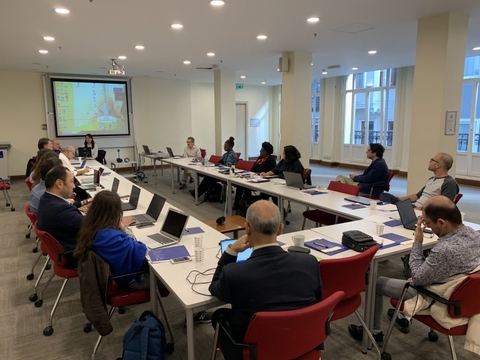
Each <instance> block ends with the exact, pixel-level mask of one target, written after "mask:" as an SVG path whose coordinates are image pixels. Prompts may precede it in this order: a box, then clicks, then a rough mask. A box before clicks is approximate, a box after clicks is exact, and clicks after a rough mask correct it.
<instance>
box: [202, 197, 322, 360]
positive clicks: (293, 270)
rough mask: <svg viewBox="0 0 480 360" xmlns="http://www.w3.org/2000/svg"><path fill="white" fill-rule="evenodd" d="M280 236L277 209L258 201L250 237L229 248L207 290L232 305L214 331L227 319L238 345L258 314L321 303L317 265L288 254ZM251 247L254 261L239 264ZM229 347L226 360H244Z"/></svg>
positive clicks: (251, 215) (253, 209)
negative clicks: (241, 254)
mask: <svg viewBox="0 0 480 360" xmlns="http://www.w3.org/2000/svg"><path fill="white" fill-rule="evenodd" d="M282 230H283V224H282V223H281V221H280V212H279V210H278V207H277V206H275V205H274V204H273V203H271V202H269V201H265V200H261V201H257V202H256V203H254V204H252V205H251V206H250V207H249V208H248V211H247V222H246V226H245V231H246V235H244V236H242V237H241V238H240V239H238V240H237V241H236V242H235V243H234V244H232V245H230V246H229V248H228V249H227V250H226V251H225V252H224V253H223V254H222V257H221V258H220V260H219V262H218V266H217V269H216V271H215V274H214V276H213V280H212V283H211V284H210V287H209V290H210V293H211V294H212V295H214V296H216V297H217V298H218V299H220V300H222V301H225V302H227V303H230V304H232V309H231V310H230V309H220V310H217V312H215V314H214V317H213V320H212V324H213V325H214V326H215V322H216V321H215V319H216V318H217V316H218V315H219V314H220V313H223V314H224V315H225V316H226V317H227V319H228V322H229V323H230V326H231V335H232V337H233V339H234V340H236V341H243V338H244V335H245V332H246V330H247V327H248V324H249V322H250V319H251V318H252V316H253V314H254V313H256V312H259V311H282V310H293V309H299V308H303V307H307V306H310V305H313V304H315V303H317V302H319V301H321V300H322V284H321V281H320V269H319V266H318V261H317V259H316V258H315V257H313V256H311V255H306V254H291V253H287V252H285V251H284V250H283V249H282V248H281V247H280V246H278V243H277V241H276V238H277V235H279V234H281V232H282ZM250 247H251V248H253V252H252V255H251V256H250V258H249V259H248V260H247V261H245V262H240V263H237V262H236V260H237V254H238V253H239V252H242V251H245V250H246V249H247V248H250ZM228 345H229V344H228V343H227V342H223V341H222V352H223V355H224V357H225V359H241V358H242V356H241V354H242V352H241V350H240V351H239V350H238V349H237V348H232V347H231V346H228Z"/></svg>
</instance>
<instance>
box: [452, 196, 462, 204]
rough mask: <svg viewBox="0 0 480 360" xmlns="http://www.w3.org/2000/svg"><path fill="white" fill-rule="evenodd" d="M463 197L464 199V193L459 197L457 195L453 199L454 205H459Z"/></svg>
mask: <svg viewBox="0 0 480 360" xmlns="http://www.w3.org/2000/svg"><path fill="white" fill-rule="evenodd" d="M462 197H463V194H462V193H458V194H457V195H455V198H454V199H453V203H454V204H457V203H458V202H459V201H460V199H461V198H462Z"/></svg>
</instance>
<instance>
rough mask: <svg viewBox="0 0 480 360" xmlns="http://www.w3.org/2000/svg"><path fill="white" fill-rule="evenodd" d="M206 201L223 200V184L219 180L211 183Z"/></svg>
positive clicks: (206, 194)
mask: <svg viewBox="0 0 480 360" xmlns="http://www.w3.org/2000/svg"><path fill="white" fill-rule="evenodd" d="M205 201H208V202H223V186H222V184H221V183H219V182H218V181H217V182H215V183H213V184H212V185H210V187H209V188H208V190H207V191H206V192H205Z"/></svg>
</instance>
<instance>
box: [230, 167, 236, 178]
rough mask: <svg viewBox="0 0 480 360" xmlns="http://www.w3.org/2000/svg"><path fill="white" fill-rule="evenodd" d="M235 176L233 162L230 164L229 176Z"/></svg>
mask: <svg viewBox="0 0 480 360" xmlns="http://www.w3.org/2000/svg"><path fill="white" fill-rule="evenodd" d="M234 176H235V164H232V166H230V177H234Z"/></svg>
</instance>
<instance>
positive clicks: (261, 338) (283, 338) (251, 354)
mask: <svg viewBox="0 0 480 360" xmlns="http://www.w3.org/2000/svg"><path fill="white" fill-rule="evenodd" d="M343 296H344V293H343V292H342V291H338V292H336V293H335V294H332V295H331V296H329V297H326V298H325V299H324V300H322V301H320V302H319V303H316V304H315V305H311V306H308V307H306V308H302V309H297V310H288V311H268V312H267V311H265V312H258V313H256V314H254V315H253V317H252V319H251V320H250V324H249V325H248V329H247V332H246V334H245V339H244V343H242V344H238V343H235V342H234V340H233V339H232V338H231V337H230V335H229V334H228V332H227V331H226V330H225V327H224V324H225V322H224V321H222V319H219V321H218V322H217V328H216V331H215V336H214V343H213V344H214V348H213V352H212V360H213V359H215V357H216V350H217V341H218V335H219V330H220V329H221V330H222V331H221V333H220V334H221V336H226V337H227V338H228V339H229V341H231V342H232V343H233V344H234V345H235V346H238V347H242V348H243V359H244V360H247V359H258V360H262V359H268V360H270V359H296V360H313V359H315V360H318V359H319V358H320V356H321V354H322V352H321V350H319V349H317V347H318V346H319V345H320V344H321V343H323V342H324V341H325V339H326V338H327V336H328V335H329V334H330V326H329V322H330V318H331V316H332V310H333V309H334V307H335V306H336V305H337V303H338V302H339V301H340V300H341V299H342V297H343ZM267 335H268V336H267Z"/></svg>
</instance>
